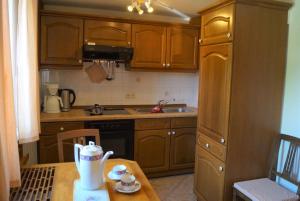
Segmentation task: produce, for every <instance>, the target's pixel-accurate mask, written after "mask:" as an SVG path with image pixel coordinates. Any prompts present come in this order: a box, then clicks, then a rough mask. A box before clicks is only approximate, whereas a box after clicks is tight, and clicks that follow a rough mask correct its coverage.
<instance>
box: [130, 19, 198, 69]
mask: <svg viewBox="0 0 300 201" xmlns="http://www.w3.org/2000/svg"><path fill="white" fill-rule="evenodd" d="M198 38H199V31H198V29H195V28H186V27H176V26H174V27H173V26H170V27H167V26H154V25H140V24H133V25H132V47H133V48H134V56H133V60H132V62H131V68H133V69H135V68H142V69H155V68H158V69H164V70H168V69H169V70H171V69H181V70H196V69H197V68H198V47H199V45H198V44H199V42H198Z"/></svg>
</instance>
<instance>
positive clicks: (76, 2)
mask: <svg viewBox="0 0 300 201" xmlns="http://www.w3.org/2000/svg"><path fill="white" fill-rule="evenodd" d="M41 1H42V2H43V4H44V9H46V10H58V11H71V12H80V13H88V14H98V15H102V16H105V17H124V18H134V19H141V20H156V21H173V22H188V20H189V18H188V17H194V16H196V15H197V13H198V12H199V11H200V10H202V9H204V8H206V7H208V6H210V5H212V4H214V3H216V2H218V1H220V0H152V4H153V7H154V12H153V13H152V14H147V13H146V12H145V14H143V15H142V16H139V15H138V14H137V13H136V12H133V13H130V12H128V11H127V6H128V5H129V4H130V3H131V0H41ZM279 1H288V2H291V1H293V0H279Z"/></svg>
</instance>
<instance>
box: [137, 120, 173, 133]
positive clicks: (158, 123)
mask: <svg viewBox="0 0 300 201" xmlns="http://www.w3.org/2000/svg"><path fill="white" fill-rule="evenodd" d="M169 128H170V119H169V118H164V119H137V120H135V130H156V129H169Z"/></svg>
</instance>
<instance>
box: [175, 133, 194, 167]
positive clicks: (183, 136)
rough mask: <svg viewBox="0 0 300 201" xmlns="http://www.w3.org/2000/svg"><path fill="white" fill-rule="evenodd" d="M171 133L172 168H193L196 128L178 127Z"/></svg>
mask: <svg viewBox="0 0 300 201" xmlns="http://www.w3.org/2000/svg"><path fill="white" fill-rule="evenodd" d="M171 134H172V135H171V136H172V137H171V151H170V169H184V168H193V167H194V164H195V145H196V128H177V129H173V130H172V131H171Z"/></svg>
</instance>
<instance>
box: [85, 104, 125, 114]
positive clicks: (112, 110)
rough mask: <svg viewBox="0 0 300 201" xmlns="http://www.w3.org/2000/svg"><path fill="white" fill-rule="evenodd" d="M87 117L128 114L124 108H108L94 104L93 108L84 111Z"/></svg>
mask: <svg viewBox="0 0 300 201" xmlns="http://www.w3.org/2000/svg"><path fill="white" fill-rule="evenodd" d="M86 111H87V112H88V113H89V115H92V116H94V115H114V114H129V113H128V112H127V110H125V109H124V108H109V107H103V106H100V105H98V104H95V105H94V106H93V107H90V108H88V109H86Z"/></svg>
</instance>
